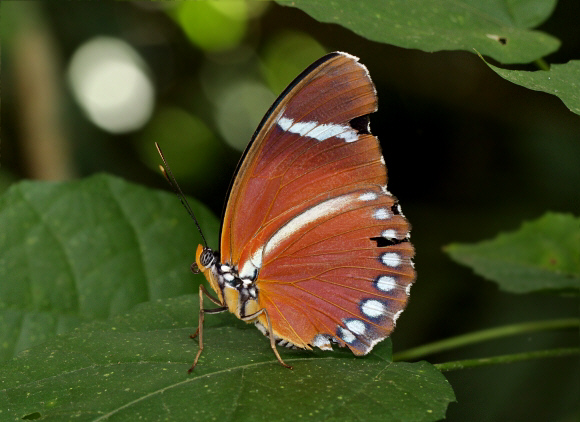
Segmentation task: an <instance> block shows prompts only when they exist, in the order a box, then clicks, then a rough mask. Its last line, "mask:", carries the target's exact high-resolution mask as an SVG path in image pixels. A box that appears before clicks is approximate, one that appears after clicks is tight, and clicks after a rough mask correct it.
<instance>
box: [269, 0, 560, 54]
mask: <svg viewBox="0 0 580 422" xmlns="http://www.w3.org/2000/svg"><path fill="white" fill-rule="evenodd" d="M278 2H279V3H280V4H281V5H284V6H292V7H297V8H299V9H301V10H303V11H304V12H306V13H308V14H309V15H310V16H312V17H313V18H314V19H316V20H319V21H321V22H328V23H337V24H339V25H342V26H344V27H346V28H348V29H350V30H351V31H353V32H355V33H357V34H359V35H361V36H363V37H365V38H368V39H370V40H373V41H378V42H382V43H388V44H393V45H396V46H399V47H405V48H416V49H419V50H423V51H428V52H433V51H440V50H466V51H469V52H473V49H476V50H477V51H479V52H480V53H482V54H483V55H486V56H489V57H492V58H494V59H495V60H497V61H499V62H501V63H528V62H531V61H533V60H535V59H538V58H540V57H543V56H546V55H548V54H550V53H552V52H554V51H556V50H557V49H558V47H559V46H560V42H559V41H558V40H557V39H556V38H554V37H552V36H551V35H548V34H545V33H543V32H540V31H533V30H531V29H530V28H531V27H533V26H536V25H538V24H539V23H541V22H543V21H544V20H545V19H547V17H548V16H550V14H551V13H552V11H553V9H554V7H555V5H556V1H555V0H518V1H509V2H506V1H503V0H495V1H483V2H482V1H477V0H461V1H454V0H408V1H397V0H365V1H364V3H361V2H356V1H351V0H324V1H322V0H319V1H312V0H295V1H291V2H290V1H283V0H280V1H278Z"/></svg>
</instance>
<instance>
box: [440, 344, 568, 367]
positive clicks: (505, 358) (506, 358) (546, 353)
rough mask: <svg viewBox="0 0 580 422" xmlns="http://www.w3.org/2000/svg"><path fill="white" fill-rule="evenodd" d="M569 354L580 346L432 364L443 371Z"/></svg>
mask: <svg viewBox="0 0 580 422" xmlns="http://www.w3.org/2000/svg"><path fill="white" fill-rule="evenodd" d="M570 355H580V348H578V347H569V348H560V349H550V350H538V351H535V352H524V353H514V354H511V355H501V356H493V357H490V358H481V359H465V360H457V361H452V362H445V363H436V364H435V365H434V366H435V367H436V368H437V369H439V370H440V371H441V372H445V371H455V370H457V369H466V368H474V367H478V366H488V365H498V364H503V363H513V362H522V361H526V360H532V359H543V358H551V357H561V356H570Z"/></svg>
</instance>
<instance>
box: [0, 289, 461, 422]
mask: <svg viewBox="0 0 580 422" xmlns="http://www.w3.org/2000/svg"><path fill="white" fill-rule="evenodd" d="M198 304H199V301H198V300H197V298H196V297H195V296H182V297H179V298H175V299H165V300H159V301H156V302H151V303H146V304H141V305H139V306H138V307H137V308H135V309H134V310H133V311H131V312H129V313H127V314H126V315H123V316H118V317H115V318H114V319H112V320H110V321H107V322H99V323H92V324H88V325H86V326H83V327H82V328H81V329H80V330H76V331H75V332H73V333H69V334H66V335H63V336H59V337H56V338H53V339H51V340H50V341H48V342H47V343H45V344H44V345H40V346H37V347H35V348H33V349H31V350H27V351H25V352H23V353H22V354H20V355H19V356H18V357H17V358H16V359H15V360H13V361H12V362H9V363H7V364H5V365H4V366H3V367H0V409H1V410H0V412H1V413H0V417H1V418H2V419H3V420H20V419H21V418H23V417H24V416H26V415H33V414H34V415H36V416H38V415H40V416H41V417H42V420H47V421H52V420H55V421H56V420H63V419H69V418H73V417H74V419H75V420H79V421H84V420H100V419H105V418H106V419H107V420H110V421H111V420H119V421H121V420H123V421H126V420H151V421H158V420H165V419H168V420H172V421H181V420H183V421H190V420H201V421H205V420H236V421H238V420H242V421H245V420H247V421H249V420H252V421H272V420H276V421H285V420H288V421H290V420H297V419H307V420H321V419H322V420H345V418H346V419H347V420H368V421H384V420H389V421H435V420H439V419H441V418H443V417H444V416H445V410H446V408H447V406H448V404H449V403H450V402H451V401H454V395H453V391H452V389H451V387H450V385H449V383H448V382H447V380H446V379H445V378H444V377H443V375H442V374H441V373H440V372H439V371H438V370H436V369H435V368H434V367H433V366H432V365H430V364H429V363H427V362H418V363H392V362H391V361H390V341H388V340H387V341H385V342H383V343H381V344H380V345H378V346H377V347H376V351H373V353H372V354H370V355H369V356H367V357H363V358H355V357H354V356H353V355H352V354H351V353H350V352H348V351H347V350H341V351H335V352H316V353H315V352H304V351H295V350H287V349H284V348H282V350H281V354H282V356H283V359H285V360H286V362H288V363H291V364H292V365H293V366H294V369H293V370H288V369H286V368H283V367H282V366H281V365H279V364H278V362H277V361H276V359H275V357H274V355H273V353H272V351H271V349H270V347H269V342H268V340H267V339H266V338H265V337H264V336H263V335H262V334H261V333H259V332H258V330H256V329H255V328H254V327H252V326H249V325H246V324H244V323H243V322H241V321H239V320H237V319H236V318H235V317H234V316H232V315H231V314H220V315H208V316H207V317H206V321H207V322H208V324H207V326H206V330H205V331H204V335H205V345H206V348H205V350H204V354H203V355H202V359H201V360H200V363H199V365H198V367H197V368H196V369H195V370H194V372H193V373H192V374H191V375H188V374H187V369H188V368H189V366H190V365H191V361H192V359H193V357H194V355H195V353H196V351H197V340H195V341H193V340H191V339H189V334H190V333H192V331H193V330H194V327H195V326H196V321H197V310H198Z"/></svg>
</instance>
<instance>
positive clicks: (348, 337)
mask: <svg viewBox="0 0 580 422" xmlns="http://www.w3.org/2000/svg"><path fill="white" fill-rule="evenodd" d="M338 335H339V336H340V338H341V339H343V340H344V341H345V342H346V343H352V342H353V341H355V340H356V337H355V335H354V334H353V333H351V332H350V331H349V330H345V329H344V328H342V327H338Z"/></svg>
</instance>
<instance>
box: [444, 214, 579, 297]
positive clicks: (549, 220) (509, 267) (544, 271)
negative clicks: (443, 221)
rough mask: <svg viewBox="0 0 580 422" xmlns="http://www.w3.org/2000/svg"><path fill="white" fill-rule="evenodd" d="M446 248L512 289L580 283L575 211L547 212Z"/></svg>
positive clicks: (567, 286) (574, 286)
mask: <svg viewBox="0 0 580 422" xmlns="http://www.w3.org/2000/svg"><path fill="white" fill-rule="evenodd" d="M446 251H447V253H448V254H449V255H450V256H451V258H453V259H454V260H455V261H457V262H459V263H461V264H463V265H466V266H468V267H471V268H472V269H473V270H474V271H475V273H476V274H479V275H481V276H482V277H485V278H487V279H488V280H491V281H495V282H496V283H498V284H499V286H500V288H501V289H502V290H505V291H508V292H514V293H528V292H533V291H537V290H548V289H549V290H561V291H566V290H569V289H579V288H580V218H577V217H574V216H572V215H570V214H556V213H547V214H546V215H544V216H543V217H541V218H539V219H538V220H536V221H532V222H527V223H524V224H523V225H522V227H521V228H520V229H519V230H518V231H516V232H513V233H507V234H500V235H499V236H497V237H496V238H495V239H493V240H487V241H483V242H479V243H475V244H471V245H469V244H452V245H449V246H447V247H446Z"/></svg>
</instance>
